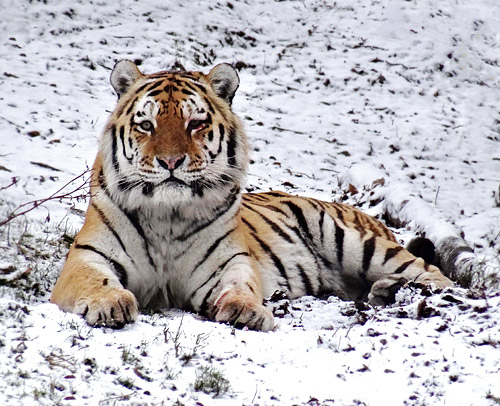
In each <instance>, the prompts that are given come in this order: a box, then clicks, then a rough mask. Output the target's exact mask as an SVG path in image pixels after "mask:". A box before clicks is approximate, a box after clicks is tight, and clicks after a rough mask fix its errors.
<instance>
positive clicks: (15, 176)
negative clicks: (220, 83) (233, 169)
mask: <svg viewBox="0 0 500 406" xmlns="http://www.w3.org/2000/svg"><path fill="white" fill-rule="evenodd" d="M2 6H3V7H2V11H1V13H2V15H1V17H0V223H2V222H3V220H4V219H6V218H7V216H8V215H9V213H11V212H12V210H14V209H15V208H16V207H18V206H20V205H22V204H24V203H29V202H33V201H36V200H40V199H46V198H48V197H50V196H52V195H53V194H54V195H55V196H59V197H61V196H62V197H61V198H52V199H49V200H48V201H47V202H45V203H43V204H41V205H40V207H38V208H36V210H31V211H29V212H28V213H27V214H25V215H22V216H18V217H16V218H15V219H13V220H12V221H10V222H8V223H7V224H5V225H3V226H0V404H2V405H53V404H61V405H86V404H88V405H113V404H117V405H149V404H151V405H159V404H164V405H173V404H176V405H182V404H184V405H454V406H455V405H495V404H500V385H499V384H498V382H500V350H499V349H500V327H499V321H500V316H499V314H498V309H499V306H500V296H499V293H498V292H499V291H498V286H497V287H495V286H493V287H489V288H487V286H491V285H494V282H495V280H494V278H492V276H493V277H494V276H495V275H496V276H498V275H499V273H500V65H499V63H500V34H499V31H498V27H499V26H500V5H499V4H498V2H497V1H496V0H478V1H475V2H470V1H465V0H441V1H436V0H411V1H377V0H339V1H335V2H334V1H330V0H305V1H286V0H285V1H269V0H246V1H236V0H231V1H221V2H216V1H201V0H198V1H196V0H190V1H178V0H169V1H165V2H161V1H152V0H141V1H133V0H117V1H113V2H112V1H108V0H100V1H92V2H90V1H86V0H81V1H74V0H73V1H64V2H63V1H51V0H46V1H37V0H34V1H27V0H23V1H15V0H3V1H2ZM124 58H128V59H132V60H135V61H136V63H140V64H141V69H142V70H143V71H145V72H154V71H158V70H164V69H168V68H169V67H170V66H172V65H173V64H174V63H175V62H176V61H179V62H180V63H182V64H183V65H184V66H185V67H186V69H190V70H191V69H194V70H204V71H208V70H209V69H210V68H211V67H212V66H213V65H215V64H216V63H219V62H230V63H233V64H235V65H236V66H237V67H238V68H239V73H240V78H241V87H240V90H239V91H238V93H237V95H236V98H235V100H234V105H233V106H234V110H235V111H236V112H237V113H238V114H239V115H240V116H241V117H242V118H243V119H244V121H245V123H246V128H247V132H248V135H249V139H250V142H251V145H252V165H251V166H250V173H249V177H248V190H252V191H265V190H270V189H280V190H286V191H288V192H290V193H294V194H300V195H309V196H314V197H317V198H321V199H324V200H339V201H345V202H347V203H351V204H355V205H358V206H359V207H361V208H362V209H363V210H365V211H367V212H368V213H370V214H373V215H376V216H380V217H383V214H384V212H385V211H386V210H387V209H388V207H390V208H392V209H393V210H394V207H396V209H398V208H399V209H401V216H400V220H404V221H403V224H401V225H400V228H398V229H395V232H396V233H397V235H398V236H399V237H400V238H401V241H402V242H406V241H408V239H410V238H411V237H412V236H414V235H416V234H426V235H427V236H429V237H430V238H431V239H434V240H436V239H438V238H440V237H442V236H443V235H445V236H446V235H449V234H456V235H462V236H464V238H465V240H466V242H467V243H468V244H469V245H470V246H471V247H472V248H474V252H475V255H476V260H477V262H478V263H479V266H478V267H476V268H475V271H477V272H478V274H477V275H476V276H475V278H474V284H475V286H474V288H473V289H469V290H465V289H459V288H456V289H453V290H449V291H445V292H439V293H437V294H435V295H431V296H429V292H427V291H424V292H420V290H419V289H418V288H417V287H409V288H406V289H404V290H403V291H402V292H401V293H400V294H399V296H398V302H397V303H396V304H395V305H394V306H390V307H388V308H384V309H378V308H377V309H373V308H368V307H365V306H363V305H362V304H354V303H350V302H341V301H339V300H337V299H336V298H329V299H327V300H319V299H313V298H303V299H300V300H296V301H292V302H290V301H286V300H282V301H278V302H270V303H269V304H268V306H270V308H272V309H275V314H276V321H277V324H278V328H277V330H276V331H274V332H271V333H256V332H250V331H240V330H236V331H234V330H233V329H232V328H231V327H229V326H224V325H217V324H215V323H211V322H207V321H204V320H201V319H200V318H199V317H197V316H196V315H192V314H185V313H182V312H179V311H176V310H169V311H165V312H164V313H163V314H154V315H142V316H141V319H140V321H139V322H137V323H135V324H134V325H132V326H128V327H126V328H125V329H124V330H122V331H113V330H108V329H91V328H89V327H87V326H86V325H85V323H84V322H83V321H82V320H81V319H80V318H78V317H76V316H74V315H70V314H65V313H62V312H61V311H59V310H58V309H57V308H56V307H55V306H52V305H50V304H48V303H47V300H48V297H49V292H50V289H51V287H52V285H53V283H54V282H55V279H56V277H57V275H58V272H59V271H60V269H61V266H62V263H63V261H64V256H65V254H66V251H67V248H68V245H69V244H70V243H71V238H72V236H74V234H75V233H76V231H77V230H78V229H79V227H80V226H81V224H82V221H83V213H84V212H83V211H84V210H85V208H86V205H87V202H88V201H87V200H86V199H85V189H84V188H81V187H80V186H81V185H82V184H83V183H84V180H85V178H86V177H87V176H88V174H84V175H83V176H81V177H79V175H81V174H82V173H84V171H85V170H86V169H87V168H88V167H89V166H91V165H92V162H93V159H94V156H95V153H96V149H97V140H98V137H99V135H100V131H101V129H102V127H103V125H104V123H105V121H106V119H107V117H108V114H109V112H110V111H111V110H112V109H113V107H114V103H115V100H116V97H115V95H114V94H113V92H112V89H111V86H110V85H109V80H108V77H109V73H110V69H111V68H112V66H113V65H114V63H115V62H116V61H117V60H119V59H124ZM75 178H76V181H74V182H70V181H72V180H73V179H75ZM381 179H383V180H381ZM374 181H375V182H374ZM68 182H69V183H68ZM66 184H68V185H67V186H66V187H64V188H62V187H63V186H65V185H66ZM61 188H62V190H60V189H61ZM72 191H74V192H73V193H71V192H72ZM406 200H409V201H411V204H408V205H406V206H405V205H402V203H403V202H405V201H406ZM415 202H418V203H415ZM401 206H403V207H401ZM32 207H33V204H32V203H30V204H28V205H26V206H23V207H22V208H20V209H19V210H18V211H17V212H16V213H19V212H22V211H25V210H28V209H30V208H32ZM409 208H411V210H409ZM391 225H393V226H394V224H391ZM435 242H436V241H435ZM487 275H490V276H489V277H487ZM9 278H10V280H9ZM210 384H212V385H210ZM203 390H205V392H208V393H205V392H204V391H203Z"/></svg>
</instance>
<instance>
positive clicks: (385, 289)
mask: <svg viewBox="0 0 500 406" xmlns="http://www.w3.org/2000/svg"><path fill="white" fill-rule="evenodd" d="M407 282H408V281H407V280H406V279H405V278H402V277H401V276H399V275H390V276H387V277H386V278H384V279H381V280H378V281H377V282H375V283H374V284H373V285H372V288H371V290H370V293H369V294H368V303H370V304H371V305H372V306H386V305H388V304H391V303H394V302H395V301H396V293H397V292H398V290H399V289H401V288H402V287H403V286H404V285H406V283H407Z"/></svg>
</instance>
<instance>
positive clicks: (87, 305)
mask: <svg viewBox="0 0 500 406" xmlns="http://www.w3.org/2000/svg"><path fill="white" fill-rule="evenodd" d="M73 311H74V313H76V314H80V315H81V316H82V317H83V318H84V319H85V321H86V322H87V323H88V324H89V325H91V326H94V327H111V328H122V327H123V326H124V325H125V324H128V323H132V322H134V321H135V320H137V317H138V316H139V310H138V304H137V299H136V298H135V296H134V295H133V294H132V292H130V291H129V290H126V289H119V288H111V289H107V290H105V291H102V292H97V293H94V294H91V295H89V296H88V297H84V298H81V299H79V300H78V301H77V302H76V304H75V308H74V310H73Z"/></svg>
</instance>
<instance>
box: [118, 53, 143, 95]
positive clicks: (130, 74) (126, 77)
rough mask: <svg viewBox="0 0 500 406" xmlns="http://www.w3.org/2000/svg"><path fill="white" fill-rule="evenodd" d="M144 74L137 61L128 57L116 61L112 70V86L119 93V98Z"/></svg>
mask: <svg viewBox="0 0 500 406" xmlns="http://www.w3.org/2000/svg"><path fill="white" fill-rule="evenodd" d="M142 76H144V75H143V74H142V73H141V71H140V70H139V68H138V67H137V66H136V65H135V63H133V62H132V61H129V60H128V59H123V60H121V61H118V62H117V63H116V65H115V67H114V68H113V71H112V72H111V77H110V81H111V86H113V89H115V92H116V93H117V94H118V98H120V97H121V96H122V95H124V94H125V93H127V90H128V89H130V86H132V85H133V84H134V83H135V82H136V81H137V79H139V78H141V77H142Z"/></svg>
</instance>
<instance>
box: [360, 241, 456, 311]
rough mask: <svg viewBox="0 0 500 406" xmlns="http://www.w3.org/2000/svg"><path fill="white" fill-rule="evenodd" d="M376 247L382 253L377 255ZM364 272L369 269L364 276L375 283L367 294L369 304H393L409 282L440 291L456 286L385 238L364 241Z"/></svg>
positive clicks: (437, 271) (434, 269)
mask: <svg viewBox="0 0 500 406" xmlns="http://www.w3.org/2000/svg"><path fill="white" fill-rule="evenodd" d="M377 247H378V249H379V250H380V251H381V253H380V254H379V255H374V254H375V252H376V250H377ZM382 254H383V255H382ZM363 269H364V270H366V272H365V275H364V276H365V277H366V278H367V279H368V280H369V281H370V282H372V283H373V285H372V287H371V290H370V293H369V294H368V301H369V302H370V303H371V304H373V305H384V304H388V303H391V302H393V301H394V296H395V294H396V292H397V290H398V289H399V288H400V287H402V286H404V285H405V284H406V283H408V282H417V283H422V284H424V285H433V286H435V287H437V288H445V287H448V286H453V282H452V281H451V280H449V279H448V278H447V277H446V276H444V275H443V274H442V273H441V271H440V270H439V268H437V267H435V266H433V265H429V264H427V263H426V262H425V261H424V260H423V259H422V258H417V257H415V256H414V255H412V254H411V253H410V252H408V251H407V250H406V249H404V248H403V247H401V246H400V245H398V244H397V243H395V242H392V241H388V240H386V239H384V238H382V237H371V238H368V239H366V240H365V241H364V245H363Z"/></svg>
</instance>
